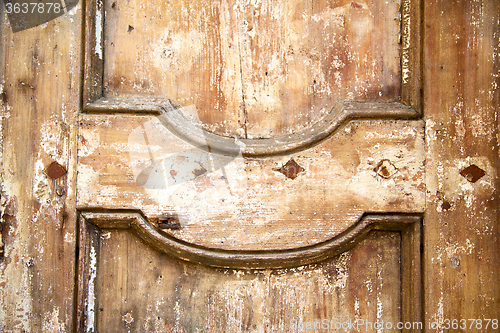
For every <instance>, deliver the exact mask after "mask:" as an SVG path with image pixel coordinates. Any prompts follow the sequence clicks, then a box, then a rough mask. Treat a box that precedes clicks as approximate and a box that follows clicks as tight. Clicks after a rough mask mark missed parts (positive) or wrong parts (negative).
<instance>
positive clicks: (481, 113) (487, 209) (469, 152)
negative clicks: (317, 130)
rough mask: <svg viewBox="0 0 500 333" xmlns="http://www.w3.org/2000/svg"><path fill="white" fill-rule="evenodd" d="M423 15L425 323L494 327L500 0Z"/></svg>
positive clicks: (499, 262)
mask: <svg viewBox="0 0 500 333" xmlns="http://www.w3.org/2000/svg"><path fill="white" fill-rule="evenodd" d="M425 17H426V24H425V59H426V61H425V75H424V77H425V87H426V89H425V105H426V107H425V114H426V133H427V134H426V142H427V163H426V164H427V167H426V178H427V191H428V201H427V208H426V213H425V219H424V230H425V235H424V240H425V245H424V255H425V257H424V267H425V268H424V269H425V273H424V276H425V299H426V304H425V316H426V319H427V320H431V321H435V320H437V321H438V322H439V323H441V324H445V322H444V321H445V320H446V319H450V320H452V319H458V320H460V319H495V318H496V319H499V318H500V283H499V275H500V274H499V273H500V249H499V245H498V244H499V243H498V239H499V236H500V226H499V211H498V209H499V207H500V201H499V200H500V196H499V193H498V191H499V189H500V187H499V185H500V184H499V175H498V172H499V170H500V163H499V162H500V161H499V143H498V140H499V136H498V133H499V132H498V126H499V122H498V113H499V96H500V88H499V75H500V71H499V64H500V62H499V56H500V2H498V1H494V0H491V1H426V6H425ZM471 165H476V166H477V167H478V168H480V169H481V170H483V171H484V175H483V176H482V177H481V178H480V179H476V178H477V177H478V176H480V175H481V174H482V173H481V172H480V171H478V170H477V169H476V170H475V171H474V169H468V170H467V168H468V167H470V166H471ZM461 173H463V174H464V176H462V175H461ZM475 176H477V177H475ZM483 322H484V321H483ZM469 324H470V322H469ZM478 325H479V324H478ZM478 327H479V326H478ZM483 330H484V331H489V332H492V331H493V330H492V328H491V326H490V328H489V329H488V330H485V328H484V327H483ZM440 331H442V330H440ZM444 331H446V330H444Z"/></svg>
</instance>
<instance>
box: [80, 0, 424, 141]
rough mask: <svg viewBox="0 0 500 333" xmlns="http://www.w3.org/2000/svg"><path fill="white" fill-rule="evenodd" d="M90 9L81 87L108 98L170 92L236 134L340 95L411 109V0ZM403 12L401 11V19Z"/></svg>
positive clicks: (283, 120)
mask: <svg viewBox="0 0 500 333" xmlns="http://www.w3.org/2000/svg"><path fill="white" fill-rule="evenodd" d="M101 6H102V7H101ZM401 7H403V9H401ZM88 8H89V9H88V13H89V14H90V16H89V17H90V18H89V19H88V20H87V30H86V31H87V42H86V45H87V52H88V57H90V58H89V59H88V60H87V63H88V65H87V67H88V68H87V69H88V71H87V75H86V77H87V78H88V79H87V83H86V85H87V87H88V89H89V92H88V93H87V95H88V96H94V95H95V94H94V92H96V91H98V90H99V89H102V93H103V94H104V97H123V98H128V97H143V98H169V99H171V100H172V101H174V103H175V104H176V105H179V106H181V107H182V108H183V110H184V111H185V113H186V116H187V117H189V118H191V119H192V121H194V122H195V123H198V124H200V125H201V126H202V127H203V128H205V129H206V130H208V131H210V132H214V133H217V134H222V135H225V136H232V137H238V138H269V137H275V136H281V135H286V134H290V133H293V132H295V131H297V130H301V129H304V128H307V127H309V126H310V125H311V124H313V123H315V122H317V121H318V120H320V119H321V118H323V117H324V116H325V115H326V114H327V113H328V112H329V111H330V110H331V109H332V107H333V106H334V105H335V104H336V103H338V102H340V101H370V102H373V101H382V102H390V101H398V100H402V101H404V102H405V103H409V104H410V105H415V106H419V103H418V101H417V100H416V97H415V94H414V92H413V91H415V90H417V91H418V90H419V88H418V87H417V86H418V85H419V82H418V80H416V79H415V78H414V76H417V77H418V76H419V73H418V70H414V68H416V67H419V66H417V64H419V61H420V59H419V57H418V55H419V54H420V52H419V51H418V49H419V48H418V45H419V43H418V42H417V41H416V40H415V39H416V38H417V39H418V33H416V32H418V31H419V28H418V26H419V14H418V13H419V10H418V1H403V3H402V4H401V3H400V2H399V1H368V2H352V1H343V0H338V1H334V2H329V1H314V2H312V1H309V2H307V1H306V2H302V1H283V2H278V3H276V2H271V1H256V2H252V3H247V2H244V1H201V0H200V1H194V2H193V1H177V2H172V3H170V2H167V3H165V2H160V1H149V2H148V3H147V5H146V4H144V5H143V4H141V3H139V2H130V1H129V2H121V1H105V2H102V3H101V2H93V1H91V2H89V5H88ZM100 11H104V12H105V13H106V15H105V16H106V19H105V21H103V22H104V23H103V25H102V26H101V25H100V24H99V23H100V22H101V18H102V17H104V16H103V14H100ZM138 12H140V13H141V14H138ZM401 13H406V14H408V15H409V16H408V15H406V14H405V20H404V21H403V22H401V19H402V17H403V15H401ZM96 14H99V15H97V16H98V17H99V18H100V19H99V20H98V19H96V18H95V17H96V16H95V15H96ZM407 16H408V17H407ZM410 17H411V18H412V19H411V20H410ZM401 27H403V29H404V31H401ZM402 33H406V34H407V36H404V37H403V38H404V42H405V47H406V51H405V52H402V49H401V47H400V44H399V43H400V36H401V34H402ZM97 34H99V35H97ZM401 41H403V40H401ZM97 44H99V45H102V49H101V48H99V50H98V51H96V50H95V47H97V46H96V45H97ZM409 45H411V47H410V46H409ZM89 54H90V55H89ZM403 55H404V57H403ZM401 64H404V68H405V76H404V78H405V80H404V82H403V86H404V89H406V90H407V92H406V93H405V94H404V96H402V95H401V93H402V88H401ZM414 72H416V73H414ZM99 73H101V75H102V80H101V79H98V77H99ZM94 81H95V82H94ZM95 97H98V96H97V95H95ZM90 100H91V99H90ZM90 100H89V99H86V100H85V101H86V102H87V101H90Z"/></svg>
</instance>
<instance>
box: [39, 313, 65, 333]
mask: <svg viewBox="0 0 500 333" xmlns="http://www.w3.org/2000/svg"><path fill="white" fill-rule="evenodd" d="M42 328H43V332H66V327H65V325H64V323H63V322H61V321H59V309H58V308H56V307H54V309H53V310H52V312H49V313H47V314H45V316H44V318H43V324H42Z"/></svg>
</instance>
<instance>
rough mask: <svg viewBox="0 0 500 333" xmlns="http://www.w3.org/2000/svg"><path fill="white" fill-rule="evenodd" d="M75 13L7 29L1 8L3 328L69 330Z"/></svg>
mask: <svg viewBox="0 0 500 333" xmlns="http://www.w3.org/2000/svg"><path fill="white" fill-rule="evenodd" d="M2 8H4V7H3V4H2ZM80 13H81V11H80V7H79V5H77V6H76V7H74V8H73V9H72V10H71V11H70V12H69V13H68V14H66V15H64V16H61V17H59V18H58V19H56V20H53V21H50V22H47V23H45V24H43V25H40V26H37V27H33V28H31V29H28V30H23V31H19V32H16V33H12V30H11V28H10V26H9V24H8V23H9V22H8V21H7V20H6V16H5V11H4V10H2V11H1V15H2V24H1V27H0V29H1V31H2V32H1V34H2V42H1V44H0V45H1V49H0V52H1V54H2V58H1V60H2V64H1V78H0V93H1V96H2V98H1V111H2V117H1V121H2V138H3V140H2V143H3V144H2V169H1V175H2V179H1V184H2V195H1V200H2V201H1V207H2V208H1V212H2V218H1V227H2V236H3V243H4V256H3V257H2V258H1V261H0V331H2V332H42V331H43V332H71V331H72V329H73V308H74V304H73V302H74V297H73V294H74V282H75V246H76V242H77V236H76V229H75V226H76V210H75V194H76V193H75V182H76V179H75V176H76V169H75V166H76V141H75V139H76V134H77V130H76V125H77V124H76V120H77V113H78V109H79V104H80V102H79V100H78V96H79V90H80V89H79V86H80V58H79V54H80V45H81V20H80ZM53 162H57V164H58V165H60V166H62V167H63V168H64V171H67V173H64V172H63V170H62V169H58V170H59V171H57V170H55V169H52V170H51V169H47V167H48V166H49V165H51V164H52V163H53ZM56 168H58V167H57V166H56ZM63 173H64V174H63Z"/></svg>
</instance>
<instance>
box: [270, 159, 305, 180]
mask: <svg viewBox="0 0 500 333" xmlns="http://www.w3.org/2000/svg"><path fill="white" fill-rule="evenodd" d="M305 170H306V169H304V168H303V167H301V166H300V165H298V164H297V162H295V161H294V159H293V158H291V159H290V160H289V161H288V162H286V164H285V165H283V166H282V167H281V168H279V169H276V171H278V172H281V173H282V174H284V175H285V176H286V177H287V178H290V179H295V178H297V176H298V174H299V173H301V172H303V171H305Z"/></svg>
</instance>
